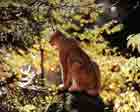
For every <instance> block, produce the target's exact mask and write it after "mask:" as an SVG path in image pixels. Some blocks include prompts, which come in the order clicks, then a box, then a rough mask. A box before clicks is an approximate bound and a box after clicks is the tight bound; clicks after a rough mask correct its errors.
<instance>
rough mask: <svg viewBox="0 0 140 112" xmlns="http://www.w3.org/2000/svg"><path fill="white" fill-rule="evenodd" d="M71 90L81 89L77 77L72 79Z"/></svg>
mask: <svg viewBox="0 0 140 112" xmlns="http://www.w3.org/2000/svg"><path fill="white" fill-rule="evenodd" d="M69 91H70V92H72V91H81V88H80V86H79V85H78V83H77V81H76V80H75V79H72V85H71V86H70V88H69Z"/></svg>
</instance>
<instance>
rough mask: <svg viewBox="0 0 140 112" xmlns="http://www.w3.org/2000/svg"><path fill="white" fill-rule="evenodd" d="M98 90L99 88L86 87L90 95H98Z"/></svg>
mask: <svg viewBox="0 0 140 112" xmlns="http://www.w3.org/2000/svg"><path fill="white" fill-rule="evenodd" d="M99 92H100V90H99V89H88V90H87V91H86V93H87V94H88V95H91V96H98V95H99Z"/></svg>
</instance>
